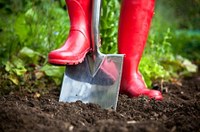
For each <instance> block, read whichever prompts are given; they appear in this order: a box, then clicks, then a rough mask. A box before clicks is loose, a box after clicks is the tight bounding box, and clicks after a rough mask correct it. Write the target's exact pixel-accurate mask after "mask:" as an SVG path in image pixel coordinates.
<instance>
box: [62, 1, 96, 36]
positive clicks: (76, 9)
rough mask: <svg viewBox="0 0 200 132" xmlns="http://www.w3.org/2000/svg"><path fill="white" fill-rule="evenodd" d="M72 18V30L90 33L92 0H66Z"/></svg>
mask: <svg viewBox="0 0 200 132" xmlns="http://www.w3.org/2000/svg"><path fill="white" fill-rule="evenodd" d="M65 2H66V5H67V10H68V14H69V18H70V30H80V31H81V32H83V33H84V34H86V35H87V34H90V30H91V29H90V26H91V14H92V1H91V0H65Z"/></svg>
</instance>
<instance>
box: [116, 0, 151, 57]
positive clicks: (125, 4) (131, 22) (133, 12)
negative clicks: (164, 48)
mask: <svg viewBox="0 0 200 132" xmlns="http://www.w3.org/2000/svg"><path fill="white" fill-rule="evenodd" d="M154 3H155V1H154V0H122V3H121V14H120V20H119V32H118V50H119V53H121V54H126V56H129V57H131V56H132V57H134V56H135V57H136V58H140V57H141V55H139V54H138V53H140V51H143V49H144V46H145V43H146V39H147V36H148V32H149V28H150V24H151V19H152V16H153V13H154ZM138 55H139V56H138Z"/></svg>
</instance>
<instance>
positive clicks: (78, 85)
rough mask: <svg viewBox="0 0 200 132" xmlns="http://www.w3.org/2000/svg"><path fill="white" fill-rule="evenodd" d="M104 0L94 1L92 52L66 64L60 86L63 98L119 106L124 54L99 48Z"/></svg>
mask: <svg viewBox="0 0 200 132" xmlns="http://www.w3.org/2000/svg"><path fill="white" fill-rule="evenodd" d="M100 7H101V0H94V1H93V16H92V41H93V44H94V45H93V53H92V54H87V55H86V57H85V60H84V61H83V62H82V63H81V64H78V65H69V66H66V71H65V74H64V78H63V83H62V87H61V93H60V99H59V101H62V102H75V101H77V100H81V101H82V102H83V103H95V104H99V105H100V106H101V107H102V108H111V109H114V110H116V107H117V101H118V95H119V87H120V81H121V75H122V65H123V55H120V54H106V55H105V54H102V53H101V52H100V51H99V47H98V45H99V42H100V41H99V19H100Z"/></svg>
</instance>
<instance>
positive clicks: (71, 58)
mask: <svg viewBox="0 0 200 132" xmlns="http://www.w3.org/2000/svg"><path fill="white" fill-rule="evenodd" d="M65 1H66V4H67V9H68V13H69V18H70V32H69V35H68V38H67V40H66V42H65V43H64V45H63V46H62V47H61V48H59V49H56V50H53V51H51V52H50V53H49V55H48V62H49V63H51V64H55V65H66V64H68V65H73V64H78V63H81V62H82V61H83V60H84V58H85V55H86V54H87V52H88V51H89V50H90V42H91V41H90V34H91V27H90V26H91V13H92V1H91V0H65Z"/></svg>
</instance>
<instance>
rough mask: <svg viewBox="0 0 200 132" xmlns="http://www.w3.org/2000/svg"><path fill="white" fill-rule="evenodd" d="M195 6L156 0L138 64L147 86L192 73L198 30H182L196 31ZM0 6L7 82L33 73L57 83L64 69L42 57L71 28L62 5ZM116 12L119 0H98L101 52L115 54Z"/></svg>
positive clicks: (21, 1)
mask: <svg viewBox="0 0 200 132" xmlns="http://www.w3.org/2000/svg"><path fill="white" fill-rule="evenodd" d="M186 5H187V6H186ZM199 5H200V1H199V0H176V1H174V0H169V1H165V0H159V1H157V4H156V11H155V15H154V19H153V22H152V27H151V31H150V34H149V38H148V42H147V45H146V49H145V51H144V55H143V57H142V60H141V63H140V71H141V72H142V73H143V75H144V79H145V81H146V82H147V85H148V86H151V83H152V80H156V79H160V80H168V79H170V78H172V77H178V76H180V75H186V74H189V73H191V72H194V71H195V70H196V67H195V65H193V64H192V63H191V60H192V61H193V60H198V59H199V54H198V53H199V50H198V49H199V42H200V37H199V32H198V31H197V32H198V33H196V32H195V33H191V32H188V31H187V30H186V29H191V30H194V29H199V27H200V25H199V24H200V23H199V17H200V15H199ZM0 7H1V8H0V18H1V21H0V39H1V42H0V64H1V68H4V69H5V70H6V71H7V72H8V74H9V75H8V78H9V79H10V80H11V81H12V82H13V83H15V84H16V85H20V84H21V83H24V82H25V81H26V80H27V78H26V77H27V73H29V72H33V73H34V74H35V75H34V76H35V77H36V78H37V79H41V77H44V76H49V77H50V78H51V79H53V80H54V81H55V82H56V83H57V84H60V83H61V81H62V75H63V72H64V67H56V66H51V65H49V64H48V63H47V54H48V52H49V51H51V50H53V49H56V48H58V47H60V46H61V45H62V43H63V42H64V41H65V39H66V37H67V35H68V32H69V26H70V24H69V17H68V14H67V11H66V8H65V1H64V0H34V1H27V0H15V1H13V0H0ZM119 14H120V2H119V1H116V0H110V1H108V0H102V9H101V19H100V32H101V42H102V47H101V51H102V52H103V53H117V31H118V19H119ZM182 28H184V29H185V31H183V32H182V30H181V29H182ZM174 49H176V51H175V50H174ZM186 58H188V59H189V60H188V59H186Z"/></svg>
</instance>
